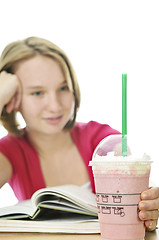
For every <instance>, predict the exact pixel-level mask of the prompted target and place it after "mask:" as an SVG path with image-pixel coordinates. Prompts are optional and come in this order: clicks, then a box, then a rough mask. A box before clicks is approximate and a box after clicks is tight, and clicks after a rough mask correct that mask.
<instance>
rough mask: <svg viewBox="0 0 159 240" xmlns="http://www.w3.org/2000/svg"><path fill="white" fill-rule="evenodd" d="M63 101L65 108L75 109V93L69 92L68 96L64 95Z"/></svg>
mask: <svg viewBox="0 0 159 240" xmlns="http://www.w3.org/2000/svg"><path fill="white" fill-rule="evenodd" d="M62 102H63V106H65V108H67V109H70V110H72V108H73V109H74V105H75V99H74V95H73V94H68V95H66V96H63V99H62Z"/></svg>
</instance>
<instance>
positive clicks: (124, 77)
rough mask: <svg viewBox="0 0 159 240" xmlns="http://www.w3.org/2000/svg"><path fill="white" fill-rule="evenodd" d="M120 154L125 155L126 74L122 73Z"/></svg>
mask: <svg viewBox="0 0 159 240" xmlns="http://www.w3.org/2000/svg"><path fill="white" fill-rule="evenodd" d="M122 156H123V157H125V156H127V74H122Z"/></svg>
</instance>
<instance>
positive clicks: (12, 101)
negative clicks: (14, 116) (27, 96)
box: [6, 98, 15, 113]
mask: <svg viewBox="0 0 159 240" xmlns="http://www.w3.org/2000/svg"><path fill="white" fill-rule="evenodd" d="M14 103H15V98H12V100H11V101H10V102H9V103H8V104H7V106H6V112H7V113H11V112H12V110H13V109H14Z"/></svg>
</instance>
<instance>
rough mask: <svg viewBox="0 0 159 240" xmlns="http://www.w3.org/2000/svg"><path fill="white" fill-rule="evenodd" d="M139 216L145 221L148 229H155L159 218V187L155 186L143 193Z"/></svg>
mask: <svg viewBox="0 0 159 240" xmlns="http://www.w3.org/2000/svg"><path fill="white" fill-rule="evenodd" d="M139 210H140V212H139V218H140V219H141V220H142V221H144V222H145V227H146V230H148V231H153V230H154V229H155V228H156V226H157V223H158V218H159V188H158V187H153V188H150V189H148V190H146V191H144V192H142V193H141V201H140V203H139Z"/></svg>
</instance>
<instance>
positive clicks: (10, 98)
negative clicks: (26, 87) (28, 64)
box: [0, 71, 21, 113]
mask: <svg viewBox="0 0 159 240" xmlns="http://www.w3.org/2000/svg"><path fill="white" fill-rule="evenodd" d="M20 89H21V88H20V82H19V80H18V78H17V76H16V75H14V74H10V73H7V72H5V71H3V72H1V73H0V102H1V108H2V109H3V107H4V106H5V105H6V111H7V112H8V113H10V112H11V111H12V110H14V109H15V110H17V109H18V107H19V105H20V102H21V91H20Z"/></svg>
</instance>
